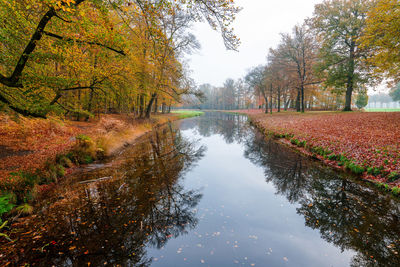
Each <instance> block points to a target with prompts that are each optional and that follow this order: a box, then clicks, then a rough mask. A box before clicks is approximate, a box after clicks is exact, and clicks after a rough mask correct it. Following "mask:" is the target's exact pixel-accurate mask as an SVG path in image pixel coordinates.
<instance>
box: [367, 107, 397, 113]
mask: <svg viewBox="0 0 400 267" xmlns="http://www.w3.org/2000/svg"><path fill="white" fill-rule="evenodd" d="M365 111H367V112H400V108H368V109H365Z"/></svg>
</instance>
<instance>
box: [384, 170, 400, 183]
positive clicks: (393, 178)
mask: <svg viewBox="0 0 400 267" xmlns="http://www.w3.org/2000/svg"><path fill="white" fill-rule="evenodd" d="M387 178H388V181H390V182H394V181H396V180H398V179H400V174H398V173H397V172H391V173H390V174H389V175H388V177H387Z"/></svg>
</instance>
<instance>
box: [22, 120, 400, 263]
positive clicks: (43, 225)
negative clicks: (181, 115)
mask: <svg viewBox="0 0 400 267" xmlns="http://www.w3.org/2000/svg"><path fill="white" fill-rule="evenodd" d="M110 161H111V162H112V164H110V165H106V166H105V167H103V168H99V169H95V170H90V171H87V172H84V173H82V174H80V175H78V176H76V177H75V181H79V180H89V179H95V178H100V177H106V176H112V177H114V179H111V180H108V181H105V182H101V183H94V184H89V185H78V184H77V183H75V184H73V185H70V186H69V188H68V190H66V191H68V193H67V194H65V195H64V196H63V197H62V200H59V201H56V202H54V203H53V204H51V205H49V206H48V207H47V208H46V209H45V210H44V211H43V214H41V215H40V216H38V217H37V218H33V219H32V220H31V225H30V226H29V225H28V226H27V227H31V228H32V227H34V228H35V229H36V230H38V229H41V231H42V232H43V235H42V236H41V237H40V238H38V239H36V240H35V242H34V244H33V243H32V240H33V239H32V238H34V237H32V236H29V235H25V236H24V237H22V238H21V240H20V241H19V243H18V246H21V247H20V249H23V250H24V251H25V252H24V253H21V255H18V256H15V257H16V261H17V262H19V263H22V262H26V261H27V260H28V261H29V262H30V263H32V264H33V265H41V266H50V265H51V264H54V265H57V266H70V265H73V266H84V265H87V263H88V262H90V263H91V266H104V265H121V266H349V265H352V266H400V264H399V263H400V260H399V255H398V254H396V253H398V251H399V240H398V239H399V233H400V224H399V214H400V213H399V201H398V200H395V199H393V198H391V196H389V195H382V194H379V193H377V192H376V191H375V190H374V189H372V188H369V187H367V186H365V185H360V184H358V183H356V182H350V181H349V180H345V179H342V178H341V176H343V174H338V173H337V172H335V171H332V170H330V169H328V168H324V167H322V166H320V165H319V164H317V163H315V162H312V161H310V160H308V159H305V158H304V157H302V156H300V155H299V154H297V153H294V152H292V151H291V150H290V149H288V148H286V147H283V146H281V145H278V144H276V143H275V142H272V141H265V140H264V137H263V136H261V135H260V134H258V133H257V131H255V130H254V129H253V128H252V127H251V126H249V124H248V123H247V121H246V118H245V117H243V116H238V115H231V114H220V113H208V114H206V116H203V117H200V118H195V119H189V120H184V121H182V122H180V123H179V125H175V126H169V127H164V128H162V129H159V130H157V131H154V132H153V133H152V134H150V135H149V136H147V137H145V138H142V139H141V140H140V142H139V144H137V145H136V146H133V147H130V148H128V149H127V150H125V151H124V152H123V153H122V154H121V155H119V156H118V157H116V158H113V159H112V160H110ZM32 225H33V226H32ZM28 229H29V228H28ZM43 229H44V230H43ZM33 232H34V231H33ZM35 238H36V237H35ZM52 241H55V243H56V244H55V245H52V243H51V242H52ZM49 244H50V245H49ZM32 245H33V246H36V247H34V248H33V249H32ZM43 248H44V249H43Z"/></svg>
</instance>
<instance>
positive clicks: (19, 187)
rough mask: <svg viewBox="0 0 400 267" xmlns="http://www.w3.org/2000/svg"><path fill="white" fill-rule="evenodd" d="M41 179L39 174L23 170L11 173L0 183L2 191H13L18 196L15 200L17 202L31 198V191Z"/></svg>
mask: <svg viewBox="0 0 400 267" xmlns="http://www.w3.org/2000/svg"><path fill="white" fill-rule="evenodd" d="M39 181H40V178H39V176H37V175H36V174H33V173H29V172H23V171H20V172H15V173H11V176H10V177H7V178H6V179H4V180H3V182H2V183H1V184H0V191H1V192H13V194H14V195H15V198H16V199H15V202H16V203H17V204H19V203H24V202H26V200H28V199H31V194H30V191H31V189H32V188H33V186H34V185H35V184H36V183H38V182H39Z"/></svg>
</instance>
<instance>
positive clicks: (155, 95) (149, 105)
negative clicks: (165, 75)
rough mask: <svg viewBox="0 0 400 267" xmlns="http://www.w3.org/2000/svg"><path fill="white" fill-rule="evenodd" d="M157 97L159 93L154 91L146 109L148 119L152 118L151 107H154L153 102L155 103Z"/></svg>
mask: <svg viewBox="0 0 400 267" xmlns="http://www.w3.org/2000/svg"><path fill="white" fill-rule="evenodd" d="M156 98H157V94H156V93H153V94H152V95H151V98H150V101H149V104H148V105H147V109H146V119H150V116H151V108H152V107H153V103H154V101H155V100H156Z"/></svg>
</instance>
